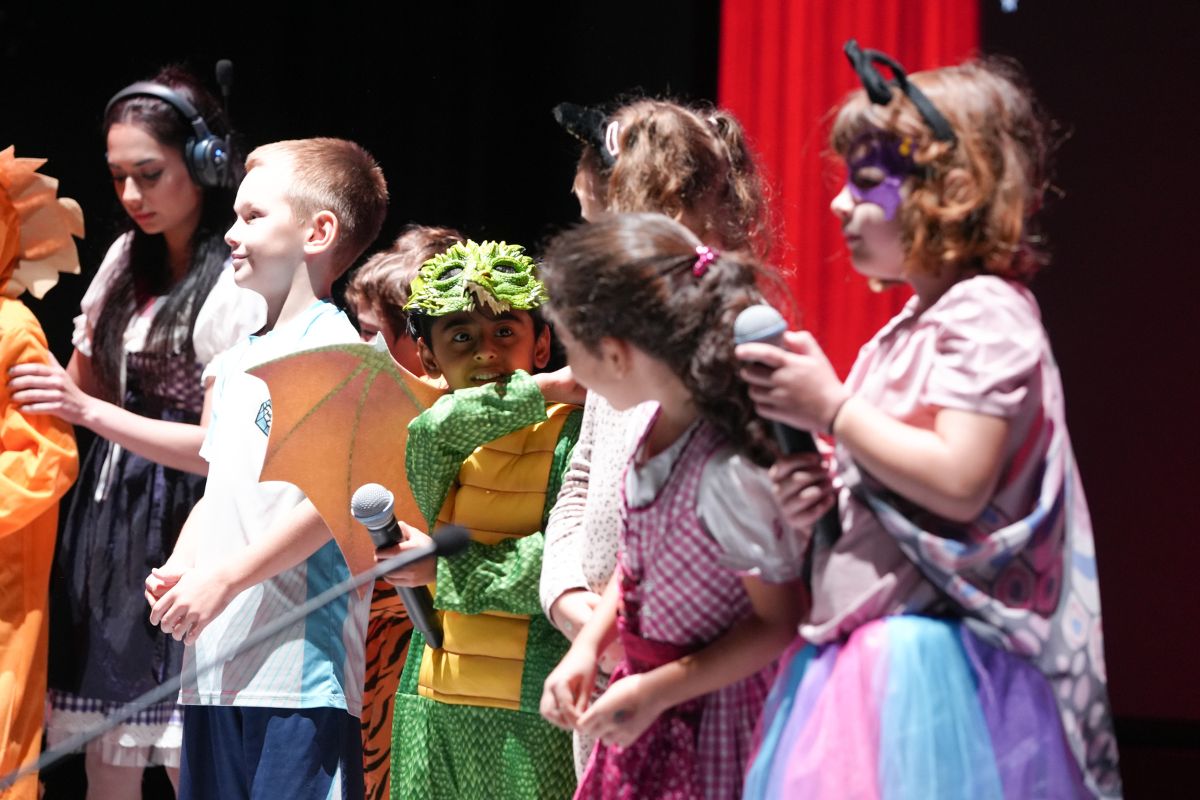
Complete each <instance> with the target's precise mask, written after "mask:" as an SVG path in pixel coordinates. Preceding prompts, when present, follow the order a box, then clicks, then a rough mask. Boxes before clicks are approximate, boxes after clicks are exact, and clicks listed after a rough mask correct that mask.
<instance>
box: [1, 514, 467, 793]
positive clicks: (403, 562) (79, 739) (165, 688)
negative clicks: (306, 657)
mask: <svg viewBox="0 0 1200 800" xmlns="http://www.w3.org/2000/svg"><path fill="white" fill-rule="evenodd" d="M438 539H443V541H441V542H439V541H438ZM467 542H468V534H467V532H466V531H465V530H463V529H462V528H459V527H458V526H446V527H445V528H442V529H441V530H440V531H438V533H437V535H436V536H435V537H434V543H433V544H431V545H428V546H426V547H422V548H420V549H418V550H411V551H409V552H407V553H401V554H400V555H398V556H395V557H394V558H389V559H388V560H387V561H380V562H379V563H378V564H376V565H375V566H374V567H372V568H371V569H369V570H366V571H365V572H361V573H359V574H358V575H352V576H350V578H348V579H347V580H344V581H342V582H341V583H339V584H337V585H336V586H331V587H330V588H328V589H326V590H325V591H323V592H321V593H320V594H319V595H317V596H316V597H314V598H312V599H311V600H308V601H306V602H304V603H303V604H301V605H299V606H296V607H295V608H293V609H292V610H291V611H288V612H287V613H286V614H284V615H282V616H280V617H278V618H276V619H275V620H273V621H272V622H270V623H268V624H266V625H264V626H263V627H262V628H259V629H258V630H257V631H255V632H254V633H253V634H251V635H250V636H249V637H248V638H247V639H246V640H245V641H243V642H242V643H241V644H240V645H238V646H237V647H235V648H234V649H233V651H232V652H230V653H228V654H223V655H222V657H221V658H216V659H213V662H212V664H210V665H209V666H208V667H207V668H208V669H211V668H212V667H216V666H217V665H218V664H221V663H224V662H226V661H228V660H229V659H231V658H234V657H236V656H238V655H241V654H242V653H244V652H245V651H247V650H249V649H250V648H252V647H257V646H258V645H260V644H262V643H263V642H265V641H267V640H268V639H270V638H272V637H273V636H275V635H277V634H278V633H280V632H281V631H283V630H285V629H287V628H290V627H291V626H292V625H295V624H296V623H297V622H299V621H300V620H302V619H304V618H305V617H307V616H308V615H309V614H311V613H312V612H314V611H316V610H317V609H319V608H321V607H323V606H325V605H327V604H329V603H331V602H333V601H334V600H336V599H338V598H339V597H341V596H342V595H344V594H347V593H349V592H351V591H354V590H356V589H358V588H359V587H361V586H363V585H365V584H368V583H374V582H375V580H376V579H377V578H379V577H380V576H382V575H384V574H385V573H388V572H391V571H392V570H394V569H400V568H401V567H407V566H409V565H410V564H415V563H416V562H418V561H421V560H422V559H426V558H430V557H432V556H437V555H445V556H449V555H454V554H456V553H459V552H461V551H462V550H464V549H465V547H466V544H467ZM197 675H199V671H198V670H197V669H196V667H195V666H194V665H192V666H189V667H186V668H185V669H184V670H183V671H182V672H180V673H179V674H178V675H176V676H175V677H173V678H171V679H170V680H168V681H166V682H164V683H162V684H159V685H158V686H156V687H155V688H153V689H151V690H150V691H148V692H146V693H145V694H144V695H142V696H141V697H139V698H137V699H136V700H131V701H129V702H128V703H126V704H125V705H123V706H121V708H119V709H118V710H117V711H115V712H114V713H113V714H112V715H111V716H109V717H108V718H107V719H105V720H104V721H103V722H101V723H100V724H98V725H97V726H96V727H95V728H92V729H91V730H88V731H83V732H82V733H77V734H75V735H74V736H72V737H70V738H69V739H66V740H65V741H63V742H62V744H60V745H59V746H58V747H54V748H51V749H49V750H46V751H45V752H43V753H42V755H41V757H40V758H39V759H38V760H37V763H36V764H33V765H31V766H27V767H22V768H21V769H18V770H16V771H14V772H10V773H9V774H8V775H5V776H3V777H2V778H0V793H3V792H4V790H6V789H8V788H9V787H10V786H12V785H13V784H14V783H16V782H17V781H19V780H20V779H21V778H23V777H25V776H26V775H29V774H31V773H34V772H40V771H42V770H44V769H46V768H48V767H51V766H53V765H54V764H57V763H58V762H59V761H61V760H62V759H63V758H66V757H67V756H68V755H70V754H72V753H74V752H75V751H77V750H80V749H82V748H83V746H84V745H85V744H87V743H88V742H90V741H92V740H93V739H95V738H97V737H99V736H103V735H104V734H105V733H107V732H108V731H111V730H112V729H113V728H115V727H117V726H118V725H120V724H121V723H122V722H124V721H125V720H127V719H129V718H130V717H133V716H134V715H135V714H138V713H139V712H141V711H145V710H146V709H147V708H149V707H150V706H152V705H155V704H156V703H161V702H162V701H164V700H167V699H170V698H173V697H175V696H177V695H178V694H179V688H180V687H181V686H182V685H183V682H184V681H185V680H195V678H196V677H197Z"/></svg>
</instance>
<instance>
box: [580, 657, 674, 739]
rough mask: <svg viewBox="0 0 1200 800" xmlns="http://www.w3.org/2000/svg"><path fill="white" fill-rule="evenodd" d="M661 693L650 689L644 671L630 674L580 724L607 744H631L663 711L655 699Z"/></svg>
mask: <svg viewBox="0 0 1200 800" xmlns="http://www.w3.org/2000/svg"><path fill="white" fill-rule="evenodd" d="M660 694H661V693H657V692H653V691H650V687H649V682H648V681H647V676H646V675H645V674H638V675H629V676H628V677H625V678H622V679H621V680H619V681H617V682H616V683H613V684H611V685H610V686H609V687H608V689H606V690H605V692H604V694H602V695H600V698H599V699H598V700H596V702H595V703H594V704H593V705H592V707H591V708H589V709H588V710H587V713H585V714H584V715H583V716H582V717H580V718H579V723H578V725H577V727H578V728H579V731H580V732H581V733H585V734H587V735H589V736H594V737H596V738H598V739H600V741H602V742H604V743H605V744H609V745H611V744H615V745H620V746H621V747H629V745H631V744H633V743H634V742H636V741H637V740H638V737H640V736H641V735H642V734H643V733H645V732H646V729H647V728H649V727H650V725H651V723H653V722H654V720H656V719H658V715H659V714H661V713H662V712H663V709H662V708H660V707H659V705H658V701H657V700H656V699H655V697H656V695H660Z"/></svg>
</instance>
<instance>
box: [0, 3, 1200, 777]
mask: <svg viewBox="0 0 1200 800" xmlns="http://www.w3.org/2000/svg"><path fill="white" fill-rule="evenodd" d="M729 1H730V2H736V0H729ZM796 1H797V2H801V1H805V2H807V1H808V0H796ZM813 1H814V2H815V1H818V0H813ZM830 1H832V0H830ZM963 1H964V2H966V0H963ZM96 5H98V4H96ZM382 8H384V7H383V6H382V5H380V7H379V8H376V7H374V6H373V5H372V6H368V5H366V4H354V3H341V4H324V3H313V2H298V3H292V4H290V5H288V6H286V7H281V8H279V9H270V8H267V7H265V6H256V7H253V8H252V9H251V10H247V9H246V8H244V7H234V8H229V9H228V10H226V9H224V8H222V9H218V8H216V7H213V6H203V7H199V6H196V7H193V6H188V5H183V4H172V5H171V6H169V7H168V6H166V5H165V4H160V5H149V4H146V5H140V4H133V3H126V4H123V5H121V6H120V7H119V8H116V9H111V8H99V7H95V6H92V7H80V8H74V7H71V8H70V9H68V8H67V7H66V6H56V5H54V4H50V3H35V2H27V3H25V4H21V5H17V4H14V3H7V4H4V5H2V6H0V75H2V76H3V77H4V88H3V89H2V90H0V92H2V94H0V146H4V145H6V144H8V143H10V142H12V143H15V144H16V145H17V147H18V155H39V156H45V157H48V158H50V160H51V163H50V165H49V167H48V168H47V171H48V172H50V174H52V175H54V176H56V177H58V178H60V179H61V181H62V194H65V195H68V196H72V197H75V198H77V199H78V200H80V202H81V203H82V204H83V206H84V210H85V214H86V216H87V223H88V232H89V235H88V238H87V240H86V241H85V242H84V243H83V244H82V245H81V251H82V255H83V263H84V265H85V274H84V275H83V276H80V277H74V276H67V277H64V279H63V281H62V283H61V285H60V287H59V288H57V289H55V290H54V291H53V292H52V293H51V294H50V296H49V297H48V298H47V299H46V300H45V301H44V302H41V303H38V302H31V303H30V304H31V306H32V307H33V308H34V310H35V311H36V313H37V314H38V315H39V318H40V319H41V320H42V323H43V325H44V326H45V327H46V329H47V333H48V334H49V336H50V340H51V344H52V346H53V348H54V349H55V352H56V353H57V354H58V355H59V356H60V357H63V358H65V357H67V356H68V355H69V353H70V346H69V331H70V318H71V316H72V315H73V314H74V313H76V310H77V308H78V303H79V298H80V297H81V295H82V293H83V291H84V289H85V288H86V285H87V281H88V279H89V278H90V273H91V272H93V271H94V270H95V267H96V265H97V264H98V263H99V259H100V256H101V255H102V254H103V252H104V250H105V248H107V246H108V244H109V242H110V241H111V238H112V233H113V231H114V225H115V223H116V222H117V221H118V220H119V219H120V209H119V206H118V205H117V203H116V201H115V199H114V197H113V195H112V191H111V188H110V187H109V184H108V179H107V172H106V169H105V167H104V161H103V149H104V148H103V141H102V140H101V136H100V132H99V122H100V115H101V112H102V110H103V107H104V103H105V102H106V100H107V99H108V97H109V96H110V95H111V94H112V93H113V92H115V91H116V90H117V89H119V88H120V87H122V86H123V85H125V84H126V83H129V82H131V81H133V80H137V79H141V78H144V77H147V76H149V75H150V74H152V73H153V72H154V71H155V70H156V68H157V67H158V66H159V65H160V64H163V63H166V62H169V61H184V62H187V63H189V64H191V65H192V66H193V67H194V68H195V70H196V71H197V72H198V73H199V74H201V75H202V77H204V78H205V79H206V80H207V81H208V82H209V83H210V85H211V84H212V65H213V63H214V62H215V61H216V59H218V58H223V57H225V58H231V59H233V60H234V62H235V65H236V84H235V87H234V98H233V107H232V112H233V116H234V120H235V122H236V124H237V126H238V128H239V129H240V130H241V131H242V133H243V134H244V135H245V137H246V139H247V141H248V143H250V144H251V145H253V144H257V143H262V142H266V141H271V140H274V139H279V138H295V137H302V136H310V135H335V136H345V137H349V138H353V139H355V140H357V141H359V142H361V143H362V144H364V145H365V146H366V147H367V148H368V149H370V150H371V151H372V152H373V153H374V154H375V155H376V156H377V158H378V159H379V161H380V163H381V164H382V165H383V168H384V171H385V173H386V174H387V177H388V183H389V187H390V190H391V196H392V201H391V207H390V212H389V216H388V221H387V223H386V225H385V228H384V233H383V235H382V236H381V237H380V241H379V243H378V244H379V245H382V244H384V243H385V242H386V241H388V240H390V238H391V237H392V236H393V235H394V234H395V233H396V231H397V230H398V229H399V228H400V226H401V225H403V224H405V223H407V222H409V221H418V222H424V223H437V224H449V225H454V226H458V227H461V228H462V229H463V230H464V231H465V232H466V233H467V234H469V235H471V236H473V237H475V238H481V237H489V238H502V239H507V240H509V241H517V242H521V243H523V244H527V245H530V246H531V247H533V248H534V249H536V247H537V245H538V243H539V242H541V241H542V240H544V238H545V237H546V236H547V235H549V234H551V233H553V232H554V231H556V230H558V229H559V228H561V227H562V226H564V225H567V224H570V223H571V222H573V221H575V219H576V218H577V214H578V208H577V206H576V204H575V202H574V200H573V198H572V197H571V195H570V191H569V190H570V184H571V178H572V174H573V164H574V159H575V156H576V152H577V150H576V147H575V145H574V143H573V142H572V141H571V140H570V139H569V138H568V137H566V136H565V135H564V134H563V133H562V132H561V131H559V130H558V128H557V127H556V125H555V124H554V122H553V119H552V118H551V116H550V108H551V107H552V106H553V105H554V104H555V103H556V102H558V101H560V100H564V99H570V100H575V101H580V102H597V101H603V100H608V99H611V98H613V97H614V96H615V95H617V94H619V93H622V92H635V91H643V92H648V93H651V94H662V93H669V94H672V95H674V96H677V97H682V98H706V99H715V98H714V93H715V91H716V74H717V44H718V18H719V3H718V2H717V1H716V0H704V1H703V2H689V0H675V1H674V2H652V1H651V0H643V1H642V2H627V0H621V1H620V2H606V3H603V4H581V3H556V4H545V8H540V7H539V8H538V9H537V10H536V11H535V10H532V9H531V8H529V7H519V6H518V4H515V3H498V2H493V3H450V2H443V3H437V4H427V5H423V6H418V5H416V4H412V3H396V4H390V5H388V6H387V7H386V10H380V9H382ZM981 8H982V9H983V15H982V16H983V20H982V24H983V27H982V42H983V49H984V50H985V52H999V53H1005V54H1009V55H1012V56H1015V57H1016V58H1018V59H1019V60H1020V61H1021V62H1022V63H1023V64H1024V65H1025V67H1026V69H1027V71H1028V73H1029V75H1030V78H1031V81H1032V83H1033V85H1034V87H1035V88H1036V89H1037V92H1038V94H1039V96H1040V97H1041V99H1042V100H1043V102H1044V103H1045V105H1046V107H1047V108H1048V109H1049V110H1050V111H1051V112H1052V113H1053V115H1054V116H1055V117H1057V118H1058V119H1059V120H1061V121H1062V122H1063V123H1064V124H1065V125H1066V127H1067V128H1068V129H1069V130H1070V131H1071V134H1072V135H1071V137H1070V139H1069V140H1068V141H1067V142H1066V143H1065V145H1064V146H1063V148H1062V150H1061V152H1060V155H1059V159H1058V166H1059V169H1058V180H1057V185H1058V186H1059V187H1061V189H1062V191H1063V192H1064V197H1063V198H1062V199H1061V200H1058V201H1056V202H1053V203H1052V204H1051V205H1050V207H1049V208H1048V209H1047V213H1046V215H1045V221H1046V230H1047V233H1048V235H1049V238H1050V243H1051V247H1052V250H1053V252H1054V256H1055V260H1054V263H1053V265H1052V266H1051V268H1050V269H1048V270H1046V271H1045V273H1044V274H1042V275H1041V276H1039V278H1038V279H1037V281H1036V282H1035V284H1034V290H1035V292H1036V294H1037V295H1038V298H1039V300H1040V302H1041V305H1042V309H1043V314H1044V318H1045V323H1046V327H1047V329H1048V330H1049V332H1050V334H1051V338H1052V341H1053V342H1054V348H1055V353H1056V356H1057V358H1058V360H1059V362H1060V365H1061V367H1062V372H1063V377H1064V382H1065V386H1066V393H1067V398H1068V411H1069V419H1070V425H1071V432H1072V437H1073V440H1074V444H1075V449H1076V453H1077V456H1078V460H1079V464H1080V467H1081V470H1082V473H1083V476H1084V483H1085V486H1086V489H1087V492H1088V496H1089V502H1090V505H1091V510H1092V515H1093V518H1094V520H1095V528H1096V540H1097V549H1098V554H1099V564H1100V572H1101V586H1102V591H1103V600H1104V604H1105V606H1104V611H1105V630H1106V649H1107V651H1108V659H1109V678H1110V688H1111V692H1112V697H1113V703H1114V708H1115V709H1116V711H1117V714H1118V718H1119V729H1118V730H1119V733H1120V736H1121V744H1122V758H1123V771H1124V773H1125V776H1126V781H1127V789H1128V796H1130V797H1139V796H1150V797H1157V796H1168V795H1171V794H1175V793H1177V792H1178V791H1179V787H1182V786H1185V785H1192V784H1194V782H1195V775H1196V770H1197V767H1200V756H1198V753H1200V692H1198V691H1197V690H1196V688H1195V675H1196V670H1197V667H1196V665H1197V663H1200V638H1198V637H1197V633H1196V632H1197V622H1196V620H1197V618H1200V592H1198V591H1197V590H1196V588H1195V586H1196V578H1195V575H1196V564H1195V562H1196V558H1197V555H1198V554H1200V545H1198V544H1197V542H1196V536H1197V533H1198V532H1200V525H1198V524H1197V523H1198V521H1200V513H1198V512H1197V510H1196V504H1195V502H1194V500H1193V498H1194V497H1195V496H1196V495H1197V489H1196V488H1195V487H1196V483H1197V478H1200V470H1198V469H1197V466H1196V456H1195V453H1196V451H1197V449H1198V448H1200V426H1198V425H1197V423H1196V409H1197V405H1198V404H1197V400H1196V398H1197V383H1198V381H1197V378H1196V368H1195V366H1194V363H1195V360H1196V359H1195V356H1194V353H1195V352H1196V345H1197V337H1196V335H1195V333H1194V324H1195V320H1196V318H1197V316H1198V313H1197V311H1196V305H1197V303H1196V298H1197V296H1198V290H1200V270H1198V265H1197V261H1198V259H1197V256H1196V254H1195V249H1196V248H1195V238H1196V236H1195V233H1196V231H1197V230H1200V224H1197V222H1196V221H1195V217H1196V213H1195V210H1194V208H1195V205H1196V202H1195V199H1194V195H1195V192H1194V189H1193V185H1194V184H1195V182H1196V181H1197V179H1198V178H1200V169H1198V166H1200V163H1198V162H1200V156H1198V155H1197V146H1196V143H1195V142H1196V136H1197V131H1198V130H1200V124H1198V123H1200V114H1198V113H1197V103H1196V94H1197V93H1196V89H1195V86H1196V78H1195V74H1196V65H1195V64H1194V63H1193V61H1194V51H1195V47H1196V43H1197V42H1200V3H1197V2H1193V1H1192V0H1179V1H1178V2H1161V3H1146V4H1134V3H1129V2H1119V1H1118V0H1100V1H1099V2H1083V1H1082V0H1076V1H1075V2H1057V1H1056V2H1047V0H1021V1H1020V4H1019V10H1018V12H1017V13H1016V14H1002V13H1001V12H1000V9H999V3H998V2H996V0H981ZM213 88H215V86H214V87H213ZM795 266H797V267H798V268H804V265H795ZM47 778H48V790H49V791H48V793H47V798H49V800H53V798H55V797H63V798H66V797H81V796H82V793H81V790H80V789H79V785H78V783H77V782H75V783H73V782H72V781H77V780H78V769H77V767H74V768H72V769H68V770H60V771H58V772H57V773H55V774H52V775H48V776H47ZM154 781H155V784H154V788H153V791H152V794H156V795H157V794H159V793H161V789H162V786H161V776H156V777H155V778H154Z"/></svg>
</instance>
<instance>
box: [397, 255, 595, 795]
mask: <svg viewBox="0 0 1200 800" xmlns="http://www.w3.org/2000/svg"><path fill="white" fill-rule="evenodd" d="M522 250H523V249H522V248H521V247H519V246H515V245H507V244H504V243H499V244H497V243H495V242H484V243H483V244H476V243H474V242H467V243H466V244H458V245H454V246H453V247H451V248H450V249H449V250H447V251H446V252H445V253H443V254H442V255H440V256H437V257H435V258H433V259H430V260H429V261H427V262H426V263H425V264H424V266H423V267H422V268H421V271H420V273H418V275H417V277H416V279H415V280H414V281H413V284H412V297H411V299H410V300H409V302H408V304H407V305H406V306H405V309H406V310H407V311H409V312H410V314H411V316H410V328H411V331H412V333H413V335H414V338H416V339H417V345H418V351H419V353H420V356H421V360H422V363H423V365H424V368H425V370H426V372H427V373H428V374H429V375H431V376H434V377H437V376H442V377H444V378H445V379H446V381H447V384H448V385H449V386H450V388H451V389H452V390H453V391H452V392H451V393H450V394H448V395H446V396H445V397H443V398H441V399H440V400H439V401H438V402H437V403H435V404H434V405H433V406H432V407H431V408H429V409H428V410H427V411H425V412H424V413H422V414H421V415H420V416H419V417H417V418H416V419H415V420H413V422H412V424H411V425H410V426H409V439H408V450H407V472H408V479H409V482H410V485H411V487H412V491H413V496H414V497H415V498H416V500H417V503H418V505H419V506H420V508H421V513H422V515H423V516H424V518H425V521H426V523H427V524H428V529H429V530H431V531H432V530H433V529H434V528H435V527H436V526H437V525H440V524H447V523H454V524H458V525H462V526H463V527H465V528H467V529H469V530H470V531H471V539H472V541H471V545H470V547H469V548H468V550H467V551H466V552H465V553H463V554H462V555H459V556H456V557H455V558H448V559H438V560H436V561H433V560H426V561H424V562H421V563H419V564H418V565H416V566H414V567H409V568H407V569H404V570H398V571H396V572H393V573H390V574H389V576H388V578H389V580H390V581H391V582H392V583H394V584H396V585H400V586H420V585H429V587H430V589H431V590H432V591H433V596H434V606H435V607H436V608H437V609H438V615H439V617H440V618H441V622H442V626H443V631H444V642H443V647H442V648H440V649H436V650H435V649H433V648H431V647H429V646H427V645H426V643H425V641H424V639H423V638H422V637H421V635H420V633H417V632H414V633H413V638H412V643H411V645H410V649H409V656H408V660H407V662H406V664H405V668H404V674H403V676H402V677H401V679H400V690H399V692H398V693H397V695H396V705H395V723H394V727H393V734H392V797H393V798H410V797H422V798H432V797H445V798H456V800H457V798H482V797H522V798H560V797H569V796H570V795H571V793H572V792H573V791H574V787H575V771H574V767H573V762H572V756H571V739H570V736H568V735H567V734H566V733H564V732H562V731H559V730H556V729H555V728H553V727H551V726H550V725H549V724H547V723H546V722H545V721H544V720H542V718H541V717H540V716H539V714H538V700H539V698H540V695H541V686H542V683H543V681H544V680H545V678H546V675H547V674H548V673H549V672H550V670H551V669H552V668H553V667H554V665H555V664H556V663H557V662H558V659H559V658H561V656H562V655H563V653H565V651H566V649H567V642H566V640H565V639H564V638H563V637H562V635H561V634H560V633H558V631H556V630H555V629H554V628H553V627H551V625H550V623H549V622H548V621H547V620H546V618H545V617H544V616H543V614H542V610H541V605H540V602H539V599H538V579H539V576H540V573H541V566H542V546H543V536H542V530H543V527H544V523H545V521H546V517H547V515H548V513H549V510H550V507H551V506H552V505H553V503H554V498H555V497H556V496H557V494H558V488H559V485H560V484H561V482H562V477H563V474H564V472H565V471H566V468H567V465H568V464H569V461H570V455H571V451H572V449H573V448H574V444H575V440H576V438H577V437H578V433H579V421H580V416H581V412H580V411H579V409H578V408H576V407H574V406H570V405H564V404H548V403H547V402H546V400H545V398H544V396H543V395H542V393H541V391H540V390H539V389H538V387H537V385H536V384H535V383H534V381H533V379H532V378H531V377H530V376H529V375H528V374H527V373H529V372H532V371H534V370H536V369H541V368H542V367H544V366H545V365H546V363H547V361H548V360H549V357H550V330H549V328H548V327H547V326H546V324H545V323H544V322H543V321H542V320H541V318H540V317H539V316H538V314H537V312H536V309H537V307H538V306H540V305H541V304H542V303H543V302H545V300H546V292H545V288H544V286H543V285H542V282H541V280H539V279H538V277H537V275H536V271H535V267H534V264H533V261H532V260H531V259H530V258H529V257H527V256H525V255H523V254H522ZM403 527H404V528H405V530H406V532H407V534H408V541H407V542H405V543H404V544H402V545H400V546H399V547H398V548H395V549H393V550H392V551H389V550H386V549H385V550H383V551H381V553H380V557H387V556H389V555H394V554H395V551H396V550H404V549H406V548H410V547H416V546H420V545H421V544H422V543H424V542H426V541H427V540H426V539H425V535H424V534H423V533H422V532H420V531H418V530H416V529H415V528H412V527H410V526H407V525H405V526H403Z"/></svg>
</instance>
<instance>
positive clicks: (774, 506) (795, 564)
mask: <svg viewBox="0 0 1200 800" xmlns="http://www.w3.org/2000/svg"><path fill="white" fill-rule="evenodd" d="M697 510H698V512H699V515H700V520H701V521H702V522H703V523H704V527H705V529H706V530H707V531H708V533H709V535H710V536H712V537H713V539H714V540H716V542H717V544H719V545H720V546H721V549H722V550H723V551H724V557H723V558H722V560H721V563H722V566H725V567H728V568H729V569H732V570H735V571H736V572H739V573H743V574H746V575H755V576H757V577H760V578H762V579H763V580H765V581H770V582H772V583H783V582H785V581H790V580H794V579H796V578H799V577H800V574H801V571H802V569H803V566H804V554H805V551H806V550H807V549H808V541H809V538H810V533H809V532H808V531H802V532H796V531H793V530H792V529H791V528H790V527H789V526H788V524H787V523H786V522H784V520H783V513H782V511H781V510H780V508H779V505H778V503H777V502H776V499H775V493H774V491H773V490H772V484H771V479H770V477H769V476H768V475H767V470H766V469H764V468H763V467H760V466H758V465H757V464H754V463H753V462H752V461H750V460H749V459H747V458H746V457H745V456H743V455H740V454H738V453H735V452H734V451H733V449H732V448H730V447H722V448H721V449H720V450H719V451H718V452H716V453H714V454H713V457H712V458H711V459H709V461H708V463H707V464H706V465H705V467H704V472H703V473H702V474H701V476H700V498H699V502H698V504H697Z"/></svg>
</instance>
